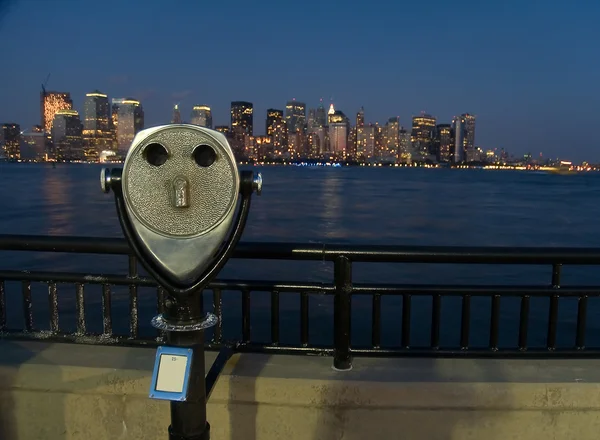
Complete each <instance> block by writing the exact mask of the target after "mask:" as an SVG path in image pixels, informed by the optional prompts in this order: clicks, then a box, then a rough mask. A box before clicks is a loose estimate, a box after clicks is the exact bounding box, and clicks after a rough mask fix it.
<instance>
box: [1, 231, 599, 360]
mask: <svg viewBox="0 0 600 440" xmlns="http://www.w3.org/2000/svg"><path fill="white" fill-rule="evenodd" d="M0 251H30V252H31V251H33V252H59V253H63V252H64V253H76V254H113V255H124V256H126V257H127V259H128V264H126V265H125V264H124V265H125V268H124V269H125V270H124V271H123V274H122V275H118V274H93V273H87V272H86V273H76V272H63V271H61V272H51V271H29V270H0V338H8V339H30V340H31V339H34V340H44V341H48V342H73V343H84V344H105V345H132V346H135V345H141V346H155V345H157V344H159V343H161V342H163V339H162V338H163V337H164V334H163V333H161V332H157V333H154V332H152V333H151V334H148V333H147V331H146V330H149V326H148V325H144V324H140V322H141V321H140V314H141V315H142V316H143V315H144V314H145V313H147V312H148V310H149V307H151V308H153V309H155V310H156V312H158V313H162V312H163V311H164V307H165V301H166V300H167V297H168V293H167V292H165V290H164V289H163V288H161V287H158V286H157V284H156V282H155V281H154V280H153V279H152V278H150V277H147V276H142V275H140V274H139V272H138V261H137V258H136V257H135V256H133V255H132V253H131V250H130V248H129V246H128V245H127V242H126V241H125V240H124V239H120V238H111V239H106V238H94V237H56V236H54V237H46V236H23V235H16V236H15V235H0ZM234 257H235V258H240V259H255V260H260V259H262V260H282V261H283V260H288V261H291V260H302V261H319V262H326V263H327V264H330V265H331V266H332V268H333V274H332V275H333V276H332V278H331V279H330V281H329V282H314V281H308V282H299V281H294V280H292V281H290V280H272V281H266V280H240V279H237V280H236V279H219V280H216V281H213V282H212V283H211V284H209V286H207V289H206V290H205V292H204V294H203V303H204V304H206V303H207V302H208V301H211V300H212V311H213V312H214V313H215V314H216V315H217V316H218V318H219V320H218V323H217V325H216V326H215V327H214V329H213V330H211V332H212V335H211V338H212V339H211V341H209V342H207V344H206V345H207V348H208V349H216V350H219V349H220V348H223V347H230V346H231V347H234V349H235V350H237V351H253V352H265V353H302V354H313V355H333V358H334V362H333V363H334V367H336V368H339V369H347V368H350V367H351V365H352V357H353V356H362V355H364V356H436V357H444V356H447V357H464V356H471V357H486V356H494V357H522V356H524V355H527V356H533V357H536V356H539V357H547V356H553V357H556V356H559V357H565V358H568V357H600V344H599V342H600V338H599V337H598V333H597V328H596V327H597V325H598V324H597V323H596V322H595V321H594V320H593V319H588V315H589V318H593V317H594V316H596V315H597V313H598V307H599V304H598V301H597V300H596V298H598V297H600V286H598V285H589V284H595V283H596V282H597V281H596V280H595V278H585V277H584V278H581V279H579V281H581V285H564V284H562V283H561V273H562V266H563V265H574V266H575V265H590V266H600V249H594V248H549V247H548V248H547V247H542V248H518V247H517V248H508V247H493V248H483V247H436V246H423V247H416V246H350V245H336V244H300V243H253V242H245V243H240V244H239V245H238V246H237V249H236V251H235V254H234ZM355 263H411V264H414V263H417V264H418V263H425V264H429V263H434V264H440V263H441V264H491V265H547V266H549V267H548V269H551V271H549V272H548V275H549V277H548V278H549V279H548V283H547V284H542V283H537V282H536V284H525V285H523V284H510V283H506V284H429V283H427V282H431V281H432V279H431V278H428V277H427V276H425V277H423V280H424V281H425V283H423V284H415V283H402V282H399V283H393V284H392V283H377V282H375V283H356V282H355V280H354V277H353V267H356V265H355ZM590 271H594V269H590ZM400 273H402V272H400ZM322 275H323V272H320V276H322ZM538 275H539V273H538ZM513 279H514V278H513ZM589 280H592V281H589ZM400 281H403V280H402V279H401V278H400ZM405 281H406V280H405ZM451 281H453V280H451ZM498 281H499V282H502V281H503V279H499V280H498ZM521 281H522V282H523V281H525V282H526V280H521ZM36 283H40V284H43V285H46V286H45V287H46V289H47V294H46V295H43V294H42V293H41V290H40V289H38V287H39V286H37V285H36ZM15 284H17V285H15ZM63 285H70V286H72V287H74V288H75V298H74V302H72V301H73V299H71V298H72V296H71V295H68V296H62V295H63V293H62V292H63V287H62V286H63ZM86 285H97V286H102V287H101V289H100V290H101V293H100V290H97V291H96V292H90V291H89V290H91V289H86V288H85V286H86ZM112 286H126V287H127V291H128V297H129V301H128V304H126V302H125V301H123V296H122V292H123V291H124V290H117V289H115V290H114V292H113V290H112ZM141 288H151V289H155V292H156V296H155V297H154V298H149V296H152V295H147V294H146V293H144V294H143V295H142V294H141ZM225 291H227V292H228V293H227V294H225V293H224V292H225ZM116 292H118V295H119V296H116V297H114V300H113V293H116ZM257 292H264V293H267V296H266V297H265V296H264V295H256V296H255V295H254V294H255V293H257ZM287 293H291V294H292V297H295V298H296V299H294V300H293V301H294V302H289V298H291V296H289V295H285V296H284V295H283V294H287ZM90 295H92V296H93V295H98V298H100V299H101V301H97V302H96V303H86V301H85V299H86V296H87V297H89V296H90ZM319 295H328V296H329V298H331V297H333V301H329V299H325V300H323V299H320V300H316V301H313V300H315V297H318V296H319ZM43 296H45V298H43ZM358 296H370V297H371V304H370V305H369V304H368V302H365V301H362V300H361V299H358V300H356V301H354V298H356V297H358ZM391 296H395V297H397V299H395V300H389V301H388V300H387V299H386V300H383V298H384V297H391ZM448 297H453V299H452V300H451V301H445V300H444V299H445V298H448ZM476 297H480V298H481V297H487V298H490V300H488V301H486V302H482V301H480V300H475V298H476ZM59 298H60V299H59ZM66 298H69V299H68V301H70V302H71V304H72V306H71V307H70V308H67V309H64V310H63V311H60V310H61V308H60V307H59V302H60V303H61V304H64V303H63V302H62V301H64V300H65V299H66ZM416 298H428V299H429V298H430V302H429V301H421V300H420V299H419V300H418V301H417V300H416ZM505 298H511V300H509V301H503V299H505ZM538 298H544V299H546V300H547V301H546V302H538V301H537V299H538ZM147 299H150V301H147ZM43 302H46V304H47V308H48V311H49V313H48V319H47V320H44V319H43V318H41V317H40V314H39V308H43V307H42V306H43ZM98 303H100V304H99V305H100V306H101V314H99V313H96V314H95V317H89V316H88V315H89V314H91V313H93V312H90V311H89V310H91V309H92V308H93V307H97V306H98ZM73 306H74V307H73ZM354 307H360V309H359V310H353V308H354ZM63 314H65V315H66V317H67V319H65V320H64V321H65V322H66V323H67V324H66V325H70V326H72V323H71V324H69V322H72V321H73V320H74V321H75V328H74V329H73V331H72V332H65V327H64V326H65V324H64V323H63V319H62V317H61V316H63ZM240 314H241V319H240V317H239V316H240ZM507 314H508V315H510V316H507ZM59 315H61V316H59ZM113 315H114V316H113ZM231 317H233V318H231ZM15 318H17V319H19V320H20V321H21V324H19V325H17V326H18V327H21V326H22V328H16V329H15V328H13V327H14V326H15V324H14V323H15ZM59 318H60V319H59ZM73 318H74V319H73ZM99 318H101V321H100V319H99ZM144 319H146V318H144ZM448 319H450V321H448ZM38 321H41V322H38ZM44 321H45V322H44ZM88 321H89V322H88ZM236 321H237V322H236ZM449 322H453V323H454V324H452V325H455V326H456V327H455V328H453V329H452V328H447V326H448V323H449ZM292 323H293V324H292ZM236 325H237V329H236V328H234V327H236ZM329 325H332V327H333V332H332V333H333V334H332V335H329V336H327V335H325V333H327V332H326V331H324V330H325V329H326V327H327V326H329ZM48 326H49V330H41V329H40V328H48ZM126 327H128V330H125V328H126ZM369 327H370V328H369ZM369 330H370V334H368V333H369ZM99 331H101V332H102V334H98V333H97V332H99ZM232 331H236V332H237V334H238V336H233V337H230V336H229V335H230V332H232ZM294 331H295V332H296V333H294ZM261 332H262V333H261ZM123 333H126V334H123ZM365 333H367V334H365ZM269 334H270V335H269ZM353 334H354V336H359V337H356V338H353V337H352V336H353ZM228 337H229V338H230V339H229V340H228V339H227V338H228ZM290 339H292V340H296V341H297V342H292V343H290V342H289V340H290ZM328 339H329V340H330V341H332V343H331V344H330V345H319V344H323V343H326V342H327V340H328ZM261 340H262V342H260V341H261ZM355 340H356V341H357V344H354V342H353V341H355ZM359 341H360V343H358V342H359ZM366 341H370V343H368V344H367V343H366ZM426 341H428V342H426ZM424 344H425V345H426V346H423V345H424ZM448 344H450V346H449V345H448Z"/></svg>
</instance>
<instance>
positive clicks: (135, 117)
mask: <svg viewBox="0 0 600 440" xmlns="http://www.w3.org/2000/svg"><path fill="white" fill-rule="evenodd" d="M112 103H113V105H112V111H113V126H114V130H115V134H116V140H117V151H118V154H119V156H121V157H125V156H126V155H127V151H128V150H129V147H130V146H131V142H132V141H133V138H134V137H135V135H136V134H137V133H138V132H139V131H140V130H143V129H144V110H143V108H142V105H141V104H140V102H139V101H136V100H135V99H132V98H114V99H113V100H112Z"/></svg>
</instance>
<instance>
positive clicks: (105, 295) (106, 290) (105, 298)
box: [102, 284, 112, 335]
mask: <svg viewBox="0 0 600 440" xmlns="http://www.w3.org/2000/svg"><path fill="white" fill-rule="evenodd" d="M111 302H112V298H111V294H110V286H109V285H108V284H102V333H104V334H105V335H112V304H111Z"/></svg>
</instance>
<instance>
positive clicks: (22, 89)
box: [0, 0, 600, 161]
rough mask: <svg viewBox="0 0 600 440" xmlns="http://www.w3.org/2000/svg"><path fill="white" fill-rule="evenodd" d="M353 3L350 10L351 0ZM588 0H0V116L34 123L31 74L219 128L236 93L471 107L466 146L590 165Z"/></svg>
mask: <svg viewBox="0 0 600 440" xmlns="http://www.w3.org/2000/svg"><path fill="white" fill-rule="evenodd" d="M354 4H355V5H356V6H353V5H354ZM599 23H600V2H599V1H597V0H579V1H573V2H568V1H566V0H564V1H556V0H537V1H535V0H501V1H500V0H495V1H491V0H490V1H485V0H473V1H467V0H460V1H459V0H452V1H434V0H429V1H414V2H406V1H398V0H388V1H370V2H363V1H361V2H359V1H357V2H356V3H353V2H350V1H336V0H327V1H324V0H302V1H281V2H272V1H264V0H261V1H247V0H246V1H238V0H221V1H206V0H193V1H192V0H187V1H184V0H164V1H155V0H143V1H142V0H128V1H125V0H96V1H92V0H37V1H35V0H16V1H6V0H0V42H2V45H1V46H0V47H2V57H1V62H0V84H1V85H0V122H16V123H19V124H21V126H22V127H23V129H28V128H29V127H30V126H31V125H33V124H39V119H40V117H39V92H40V85H41V83H42V82H43V81H44V79H45V78H46V76H47V75H48V73H51V77H50V81H49V83H48V86H47V88H48V90H58V91H68V92H71V95H72V97H73V100H74V104H75V108H76V109H77V110H79V111H81V110H82V103H83V97H84V95H85V93H86V92H90V91H92V90H94V89H99V90H100V91H102V92H105V93H107V94H108V95H109V97H111V98H113V97H129V96H130V97H133V98H137V99H139V100H141V101H142V105H143V106H144V111H145V117H146V126H151V125H157V124H162V123H166V122H169V121H170V118H171V111H172V107H173V104H174V103H176V102H179V103H180V106H181V109H182V115H183V117H184V119H188V118H189V113H190V111H191V107H192V105H194V104H207V105H210V106H211V107H212V109H213V120H214V123H215V124H216V125H225V124H229V105H230V102H231V101H234V100H245V101H251V102H253V103H254V109H255V113H254V127H255V134H263V133H264V119H265V111H266V109H267V108H270V107H273V108H284V106H285V102H286V100H288V99H291V98H294V97H295V98H296V99H297V100H301V101H304V102H306V103H307V106H309V107H316V106H317V105H318V103H319V98H321V97H323V98H324V101H325V103H326V105H328V104H329V101H330V99H333V102H334V104H335V106H336V108H337V109H340V110H342V111H344V112H345V113H346V114H347V115H348V116H350V118H351V119H354V115H355V114H356V111H357V110H358V109H359V107H360V106H361V105H362V106H364V107H365V119H366V121H367V122H375V121H379V122H380V123H382V122H385V121H386V119H387V118H389V117H391V116H400V122H401V124H402V125H403V126H405V127H407V126H408V127H409V126H410V124H411V122H410V118H411V116H412V115H415V114H418V113H419V112H421V111H427V112H428V113H430V114H432V115H434V116H436V117H437V118H438V123H449V122H450V120H451V118H452V116H453V115H455V114H460V113H473V114H475V115H476V116H477V129H476V139H475V140H476V145H478V146H481V147H482V148H484V149H487V148H498V149H500V148H505V149H508V150H509V151H510V152H513V153H518V154H523V153H526V152H529V151H530V152H532V153H533V154H534V155H539V153H540V152H543V153H544V156H552V157H556V156H560V157H561V158H564V159H571V160H583V159H588V160H592V161H600V140H599V139H600V137H599V136H598V130H597V127H598V123H599V121H600V100H599V88H598V78H600V24H599Z"/></svg>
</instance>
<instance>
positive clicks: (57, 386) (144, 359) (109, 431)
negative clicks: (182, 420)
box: [0, 341, 168, 440]
mask: <svg viewBox="0 0 600 440" xmlns="http://www.w3.org/2000/svg"><path fill="white" fill-rule="evenodd" d="M74 348H75V349H76V350H77V355H74V354H73V349H74ZM114 350H115V347H101V346H89V345H81V344H48V343H44V342H9V341H2V342H0V351H1V352H2V353H3V357H2V360H1V361H0V368H2V369H3V370H4V371H5V372H8V374H4V373H3V374H1V375H0V394H1V395H2V399H1V400H0V439H2V440H4V439H7V440H9V439H10V440H29V439H31V438H40V439H42V438H43V439H52V440H58V439H63V438H90V439H95V438H111V439H114V440H125V439H136V440H137V439H139V438H141V437H140V436H143V435H144V434H143V433H144V432H145V429H146V428H147V427H144V426H134V427H131V426H127V424H126V417H127V413H131V412H132V411H135V410H137V409H138V408H137V407H138V406H139V410H140V411H143V410H144V409H143V407H144V405H148V404H151V405H152V404H157V403H156V402H154V403H153V402H150V403H148V401H146V399H135V400H137V401H139V402H136V401H135V400H134V399H127V398H124V397H123V395H122V394H121V395H119V394H115V395H114V396H105V397H106V398H107V399H109V402H110V403H109V404H108V405H102V404H101V403H99V401H97V400H93V399H80V398H78V396H77V394H82V393H85V392H86V391H89V390H94V389H97V388H98V387H104V388H106V387H108V389H109V390H110V387H111V386H118V387H121V386H122V385H123V384H122V382H121V381H122V379H118V378H117V375H116V374H113V373H111V371H116V370H123V369H126V370H128V375H127V380H134V381H135V380H136V379H141V378H145V377H148V375H149V370H150V369H151V368H152V365H153V362H152V360H153V357H154V350H153V349H146V348H125V347H120V348H118V350H119V352H118V353H119V354H118V356H115V351H114ZM69 351H70V354H69ZM33 364H39V365H40V366H47V367H48V368H45V369H44V377H43V380H40V382H39V383H38V384H35V385H28V387H29V386H32V387H33V386H39V387H41V388H40V392H36V393H28V392H27V391H29V390H27V391H24V392H19V390H18V389H16V388H15V386H16V385H17V384H16V383H15V381H16V380H17V377H16V376H15V373H14V372H15V367H16V368H23V365H27V367H29V366H31V365H33ZM4 367H8V368H4ZM69 367H93V368H99V369H105V372H103V373H102V374H93V375H88V376H85V375H83V377H80V378H78V377H77V374H76V375H74V376H72V377H69V375H68V374H65V370H64V368H69ZM0 371H1V370H0ZM79 371H81V370H79ZM88 371H89V370H88ZM11 374H12V377H11V376H10V375H11ZM17 374H18V373H17ZM44 384H48V389H44V388H43V387H44ZM63 385H64V386H63ZM50 386H51V388H50ZM73 390H76V393H73ZM28 394H29V395H28ZM14 395H18V397H17V398H16V399H15V397H14ZM67 399H71V400H72V401H71V402H67ZM67 408H69V410H68V411H67ZM73 408H76V409H75V410H74V409H73ZM79 413H81V414H86V417H89V415H90V414H93V415H94V417H101V418H102V420H104V421H105V422H103V423H102V426H103V427H104V428H105V432H103V433H97V432H94V431H92V428H91V427H89V426H87V424H86V422H85V420H86V417H78V414H79ZM165 413H166V414H168V406H167V407H165ZM35 417H42V418H43V421H42V422H38V423H31V424H29V425H28V424H27V420H28V419H29V418H33V419H34V418H35ZM145 422H146V421H145ZM157 422H158V421H157V420H147V423H148V424H150V425H157ZM167 427H168V424H165V426H164V427H162V426H161V428H163V429H164V435H165V436H167ZM146 432H147V431H146Z"/></svg>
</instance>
